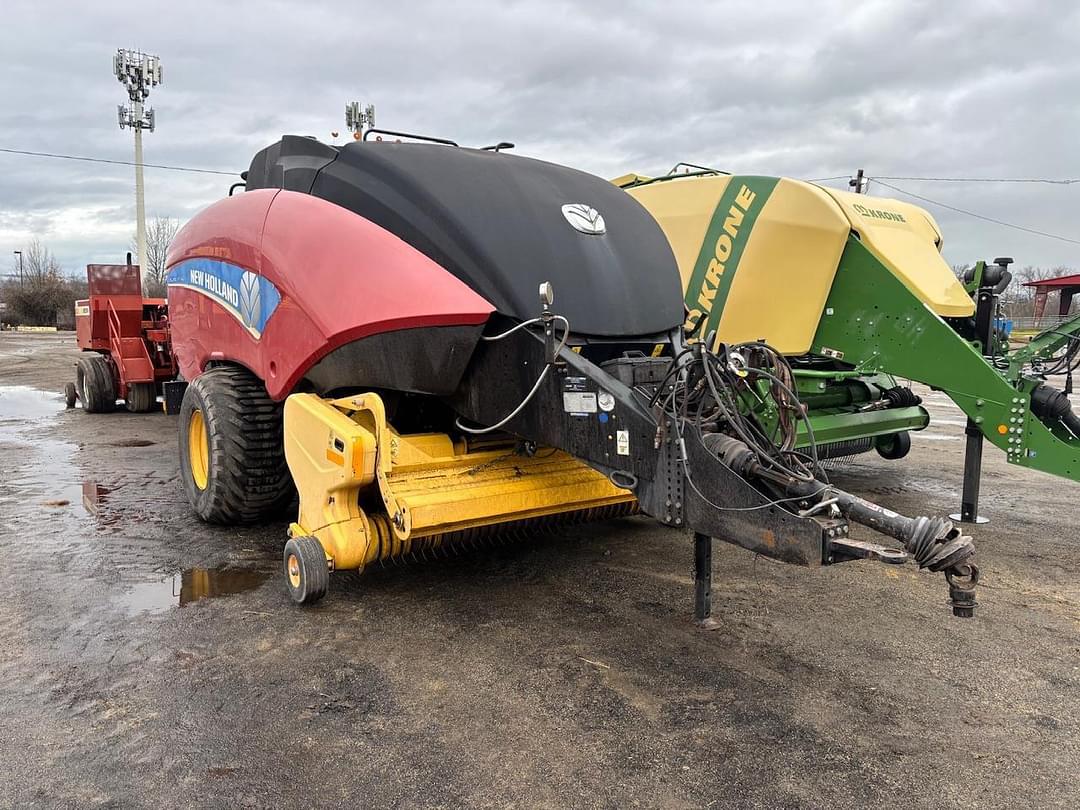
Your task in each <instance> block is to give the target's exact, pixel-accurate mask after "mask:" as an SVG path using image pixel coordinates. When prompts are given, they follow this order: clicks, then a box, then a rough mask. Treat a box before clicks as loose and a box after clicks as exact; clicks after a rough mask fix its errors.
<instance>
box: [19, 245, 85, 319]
mask: <svg viewBox="0 0 1080 810" xmlns="http://www.w3.org/2000/svg"><path fill="white" fill-rule="evenodd" d="M13 270H14V272H13V273H12V274H11V275H10V276H9V277H8V278H9V280H8V282H7V283H6V284H5V285H4V288H3V292H2V294H0V298H2V300H3V301H4V302H5V303H6V304H7V306H6V308H5V310H4V320H5V321H7V322H9V323H13V324H28V325H32V326H56V325H57V323H58V316H61V315H62V316H63V317H64V318H70V316H71V315H72V312H73V308H74V304H75V298H76V296H77V294H78V292H79V290H78V289H77V288H76V287H75V286H74V285H73V284H72V279H70V278H68V277H66V276H64V274H63V272H62V270H61V268H60V262H58V261H57V260H56V257H55V256H54V255H53V253H52V251H51V250H49V249H48V248H47V247H45V245H43V244H41V242H40V241H39V240H37V239H31V240H30V243H29V244H28V245H27V246H26V247H25V248H24V249H23V252H22V273H21V276H20V272H19V270H20V268H19V259H18V258H17V257H16V258H15V259H14V262H13Z"/></svg>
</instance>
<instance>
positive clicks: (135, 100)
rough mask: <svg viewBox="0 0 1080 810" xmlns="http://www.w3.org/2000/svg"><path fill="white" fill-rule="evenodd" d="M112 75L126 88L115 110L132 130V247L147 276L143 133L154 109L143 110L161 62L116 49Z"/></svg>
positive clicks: (151, 122) (123, 124)
mask: <svg viewBox="0 0 1080 810" xmlns="http://www.w3.org/2000/svg"><path fill="white" fill-rule="evenodd" d="M113 75H114V76H116V78H117V79H118V80H119V81H120V83H121V84H123V85H124V87H126V88H127V92H128V99H129V102H130V103H128V104H127V105H124V104H118V105H117V107H116V110H117V114H118V117H119V119H120V129H124V128H125V127H131V129H133V130H135V220H136V222H135V234H136V235H135V244H136V247H137V250H138V254H139V269H140V270H141V271H142V272H143V274H145V273H146V271H147V268H146V203H145V200H144V195H143V148H142V133H143V130H144V129H148V130H150V131H151V132H153V131H154V108H153V107H144V106H143V105H144V103H145V101H146V99H147V98H149V96H150V89H151V88H153V87H155V86H157V85H159V84H161V60H160V59H158V58H157V57H156V56H151V55H150V54H146V53H143V52H142V51H129V50H127V49H125V48H117V50H116V53H115V54H114V55H113Z"/></svg>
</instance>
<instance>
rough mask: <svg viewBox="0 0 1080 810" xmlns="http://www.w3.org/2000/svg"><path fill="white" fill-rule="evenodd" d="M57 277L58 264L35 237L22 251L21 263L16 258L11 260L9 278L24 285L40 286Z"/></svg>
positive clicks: (18, 258)
mask: <svg viewBox="0 0 1080 810" xmlns="http://www.w3.org/2000/svg"><path fill="white" fill-rule="evenodd" d="M59 276H60V262H58V261H57V260H56V257H55V256H54V255H53V253H52V251H51V250H49V249H48V248H47V247H45V245H43V244H41V241H40V240H38V239H37V237H35V238H33V239H31V240H30V244H29V245H27V246H26V248H25V249H24V250H23V252H22V257H21V261H20V257H18V256H16V257H14V258H13V260H12V273H11V277H12V278H13V279H20V280H21V281H22V282H23V283H25V284H31V285H41V284H44V283H46V282H48V281H51V280H52V279H54V278H56V277H59Z"/></svg>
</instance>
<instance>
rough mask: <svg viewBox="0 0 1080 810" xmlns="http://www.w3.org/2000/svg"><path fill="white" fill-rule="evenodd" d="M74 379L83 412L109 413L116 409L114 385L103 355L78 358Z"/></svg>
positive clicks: (88, 355)
mask: <svg viewBox="0 0 1080 810" xmlns="http://www.w3.org/2000/svg"><path fill="white" fill-rule="evenodd" d="M76 379H77V386H78V389H79V396H80V398H81V399H82V403H83V410H85V411H86V412H87V413H111V412H112V411H113V410H115V408H116V383H115V381H114V380H113V374H112V366H111V365H110V364H109V361H108V360H107V359H106V357H105V355H103V354H97V353H87V354H84V355H83V356H82V357H80V358H79V362H78V365H77V366H76Z"/></svg>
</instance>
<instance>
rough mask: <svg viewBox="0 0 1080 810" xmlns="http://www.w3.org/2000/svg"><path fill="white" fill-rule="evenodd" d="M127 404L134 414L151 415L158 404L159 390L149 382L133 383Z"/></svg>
mask: <svg viewBox="0 0 1080 810" xmlns="http://www.w3.org/2000/svg"><path fill="white" fill-rule="evenodd" d="M125 402H126V404H127V409H128V410H129V411H131V412H132V413H149V412H150V411H151V410H152V409H153V407H154V404H155V403H156V402H157V388H156V387H155V385H154V384H153V383H148V382H141V383H131V384H130V385H128V390H127V399H126V400H125Z"/></svg>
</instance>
